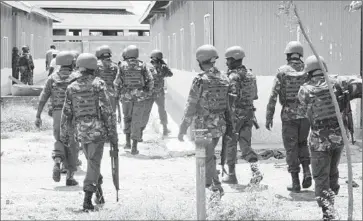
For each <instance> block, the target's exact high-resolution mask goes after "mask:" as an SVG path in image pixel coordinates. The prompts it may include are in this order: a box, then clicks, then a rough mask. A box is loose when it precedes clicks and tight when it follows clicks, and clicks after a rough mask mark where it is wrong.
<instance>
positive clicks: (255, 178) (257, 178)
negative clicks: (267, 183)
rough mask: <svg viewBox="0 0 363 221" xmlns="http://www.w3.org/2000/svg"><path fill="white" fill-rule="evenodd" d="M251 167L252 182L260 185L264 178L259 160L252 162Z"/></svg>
mask: <svg viewBox="0 0 363 221" xmlns="http://www.w3.org/2000/svg"><path fill="white" fill-rule="evenodd" d="M250 167H251V171H252V178H251V180H250V184H254V185H258V184H259V183H260V182H261V180H262V179H263V175H262V173H261V171H260V170H259V169H258V164H257V162H254V163H250Z"/></svg>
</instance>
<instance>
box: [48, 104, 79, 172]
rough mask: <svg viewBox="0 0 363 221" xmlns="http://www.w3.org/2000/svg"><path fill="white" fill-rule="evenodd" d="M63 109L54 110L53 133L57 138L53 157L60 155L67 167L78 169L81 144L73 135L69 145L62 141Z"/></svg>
mask: <svg viewBox="0 0 363 221" xmlns="http://www.w3.org/2000/svg"><path fill="white" fill-rule="evenodd" d="M61 115H62V111H61V110H53V113H52V117H53V135H54V139H55V143H54V149H53V151H52V158H53V159H55V158H56V157H59V158H60V159H61V160H62V162H63V164H64V167H65V169H67V170H69V171H70V172H75V171H77V159H78V154H79V145H78V142H76V140H75V137H74V136H71V138H70V139H71V140H70V145H69V147H67V146H64V145H63V144H62V143H61V142H60V120H61Z"/></svg>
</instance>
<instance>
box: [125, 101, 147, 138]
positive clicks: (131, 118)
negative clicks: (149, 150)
mask: <svg viewBox="0 0 363 221" xmlns="http://www.w3.org/2000/svg"><path fill="white" fill-rule="evenodd" d="M148 101H149V100H145V101H137V102H130V101H124V102H122V112H123V116H124V133H125V134H131V139H133V140H140V139H141V128H142V127H144V126H146V124H147V123H145V119H146V118H145V116H147V113H146V112H147V111H148V105H149V102H148ZM149 114H150V113H149Z"/></svg>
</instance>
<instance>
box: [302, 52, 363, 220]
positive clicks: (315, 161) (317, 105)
mask: <svg viewBox="0 0 363 221" xmlns="http://www.w3.org/2000/svg"><path fill="white" fill-rule="evenodd" d="M320 60H321V61H322V63H323V65H324V66H325V69H326V71H328V70H327V69H328V68H327V65H326V63H325V62H324V59H323V58H322V57H320ZM304 73H307V74H308V77H309V80H308V81H307V82H306V83H305V84H304V85H303V86H302V87H301V88H300V90H299V92H298V99H299V100H300V102H301V109H302V110H303V112H304V113H306V114H307V116H308V120H309V121H310V124H311V132H310V136H309V147H310V153H311V167H312V172H313V177H314V181H315V196H316V197H317V201H318V205H319V206H320V207H322V211H323V220H331V219H333V218H334V215H333V213H332V212H333V211H334V197H335V195H337V194H338V192H339V189H340V186H339V183H338V181H339V171H338V165H339V160H340V157H341V154H342V151H343V147H344V143H343V139H342V134H341V131H340V128H339V124H338V119H337V117H336V113H335V108H334V105H333V100H332V98H331V96H330V93H329V89H328V85H327V82H326V80H325V78H324V74H323V71H322V70H321V68H320V65H319V62H318V59H317V58H316V56H310V57H308V58H307V59H306V60H305V68H304ZM329 80H330V82H331V84H332V85H333V90H334V92H335V95H336V97H337V100H338V103H339V104H340V107H341V110H340V111H341V112H342V106H344V104H343V103H344V102H349V100H343V99H340V98H342V97H344V96H343V92H344V93H345V92H348V93H349V97H350V99H351V100H352V99H355V98H362V79H360V78H358V77H340V76H339V77H338V76H336V77H332V76H329Z"/></svg>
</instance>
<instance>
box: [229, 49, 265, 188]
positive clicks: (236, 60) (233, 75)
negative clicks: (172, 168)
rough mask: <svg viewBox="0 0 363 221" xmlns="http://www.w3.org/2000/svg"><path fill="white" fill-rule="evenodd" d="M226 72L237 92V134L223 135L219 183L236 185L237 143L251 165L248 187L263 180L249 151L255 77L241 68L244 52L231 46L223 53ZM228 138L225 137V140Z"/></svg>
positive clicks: (235, 109)
mask: <svg viewBox="0 0 363 221" xmlns="http://www.w3.org/2000/svg"><path fill="white" fill-rule="evenodd" d="M225 57H226V59H227V63H226V64H227V66H228V71H227V75H228V77H229V80H230V84H231V86H232V88H234V90H235V91H236V92H237V97H236V100H235V106H234V111H233V112H234V113H233V115H232V116H233V119H234V124H235V128H234V131H235V133H236V134H234V133H233V134H230V132H231V131H232V130H233V129H230V128H228V129H227V131H228V133H226V134H225V137H224V138H225V139H224V140H225V142H224V143H223V144H222V145H226V147H224V148H227V149H226V152H227V164H228V174H227V175H226V176H225V177H223V180H222V182H224V183H229V184H237V183H238V180H237V177H236V174H235V167H236V166H235V165H236V162H237V143H239V146H240V149H241V152H242V158H243V159H245V160H246V161H248V162H249V163H250V167H251V171H252V178H251V180H250V183H251V184H258V183H260V182H261V180H262V179H263V176H262V173H261V172H260V170H259V168H258V164H257V162H258V156H257V154H256V153H255V151H254V150H253V149H252V148H251V137H252V127H253V119H254V110H255V109H254V106H253V101H254V100H257V99H258V95H257V84H256V77H255V76H254V75H253V74H252V72H251V71H250V70H247V68H246V67H245V66H244V65H243V64H242V61H243V58H244V57H245V52H244V51H243V49H242V48H241V47H240V46H233V47H230V48H228V49H227V50H226V53H225ZM226 136H227V137H226Z"/></svg>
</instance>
